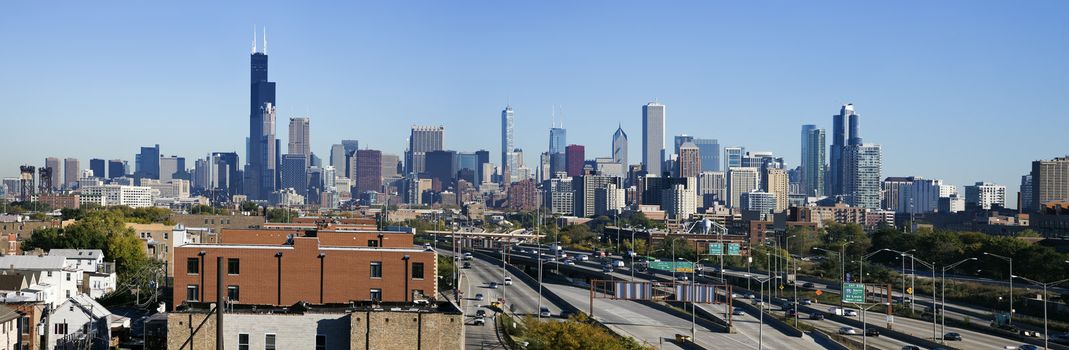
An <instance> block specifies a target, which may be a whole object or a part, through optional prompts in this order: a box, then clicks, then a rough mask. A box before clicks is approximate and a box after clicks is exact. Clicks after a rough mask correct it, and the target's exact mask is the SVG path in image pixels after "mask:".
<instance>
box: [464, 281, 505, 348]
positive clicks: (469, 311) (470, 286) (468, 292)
mask: <svg viewBox="0 0 1069 350" xmlns="http://www.w3.org/2000/svg"><path fill="white" fill-rule="evenodd" d="M461 275H462V277H461V280H460V290H461V291H463V292H464V297H463V298H461V299H460V303H461V306H462V310H464V315H465V317H464V321H465V322H464V327H465V329H464V348H465V349H506V347H505V345H504V344H502V343H501V340H500V339H498V337H497V333H496V332H495V330H494V324H495V323H494V318H493V315H494V311H493V310H491V309H489V308H486V306H487V305H489V304H490V301H491V300H494V299H496V295H497V294H498V293H494V292H496V291H495V290H492V289H489V288H486V282H485V281H484V279H483V278H481V277H480V274H478V273H473V271H468V270H466V269H464V270H461ZM478 293H482V294H483V295H485V297H484V298H483V300H482V301H480V300H477V299H476V298H475V295H476V294H478ZM478 310H483V312H485V313H486V318H485V320H486V324H485V325H476V324H475V323H474V322H475V314H476V312H478Z"/></svg>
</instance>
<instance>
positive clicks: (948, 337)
mask: <svg viewBox="0 0 1069 350" xmlns="http://www.w3.org/2000/svg"><path fill="white" fill-rule="evenodd" d="M943 340H953V341H961V334H958V333H957V332H950V333H947V334H943Z"/></svg>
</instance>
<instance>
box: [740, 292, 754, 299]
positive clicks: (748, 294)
mask: <svg viewBox="0 0 1069 350" xmlns="http://www.w3.org/2000/svg"><path fill="white" fill-rule="evenodd" d="M742 297H743V298H746V299H753V298H754V295H753V293H746V294H745V295H743V296H742Z"/></svg>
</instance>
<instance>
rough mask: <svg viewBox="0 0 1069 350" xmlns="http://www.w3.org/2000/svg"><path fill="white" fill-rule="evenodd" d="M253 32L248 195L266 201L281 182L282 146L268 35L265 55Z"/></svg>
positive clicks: (246, 158)
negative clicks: (270, 77)
mask: <svg viewBox="0 0 1069 350" xmlns="http://www.w3.org/2000/svg"><path fill="white" fill-rule="evenodd" d="M255 33H256V32H255V31H253V40H252V55H251V57H250V58H251V62H250V63H251V65H250V76H251V82H250V94H249V138H248V139H247V140H246V155H245V161H246V162H247V163H246V165H245V176H244V177H245V179H244V186H245V194H246V195H248V196H249V199H259V200H263V199H267V198H268V195H270V194H271V192H274V191H275V189H276V187H277V186H276V185H277V183H278V181H279V178H278V176H279V175H278V171H277V169H278V162H279V157H280V155H279V152H278V147H279V146H280V144H279V142H278V140H277V139H276V138H275V83H274V82H272V81H268V80H267V31H266V30H265V31H264V47H263V51H257V48H256V37H255Z"/></svg>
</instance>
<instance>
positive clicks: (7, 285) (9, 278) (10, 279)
mask: <svg viewBox="0 0 1069 350" xmlns="http://www.w3.org/2000/svg"><path fill="white" fill-rule="evenodd" d="M27 286H29V283H28V282H26V275H23V274H5V275H0V290H3V291H20V290H22V289H23V288H26V287H27Z"/></svg>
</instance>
